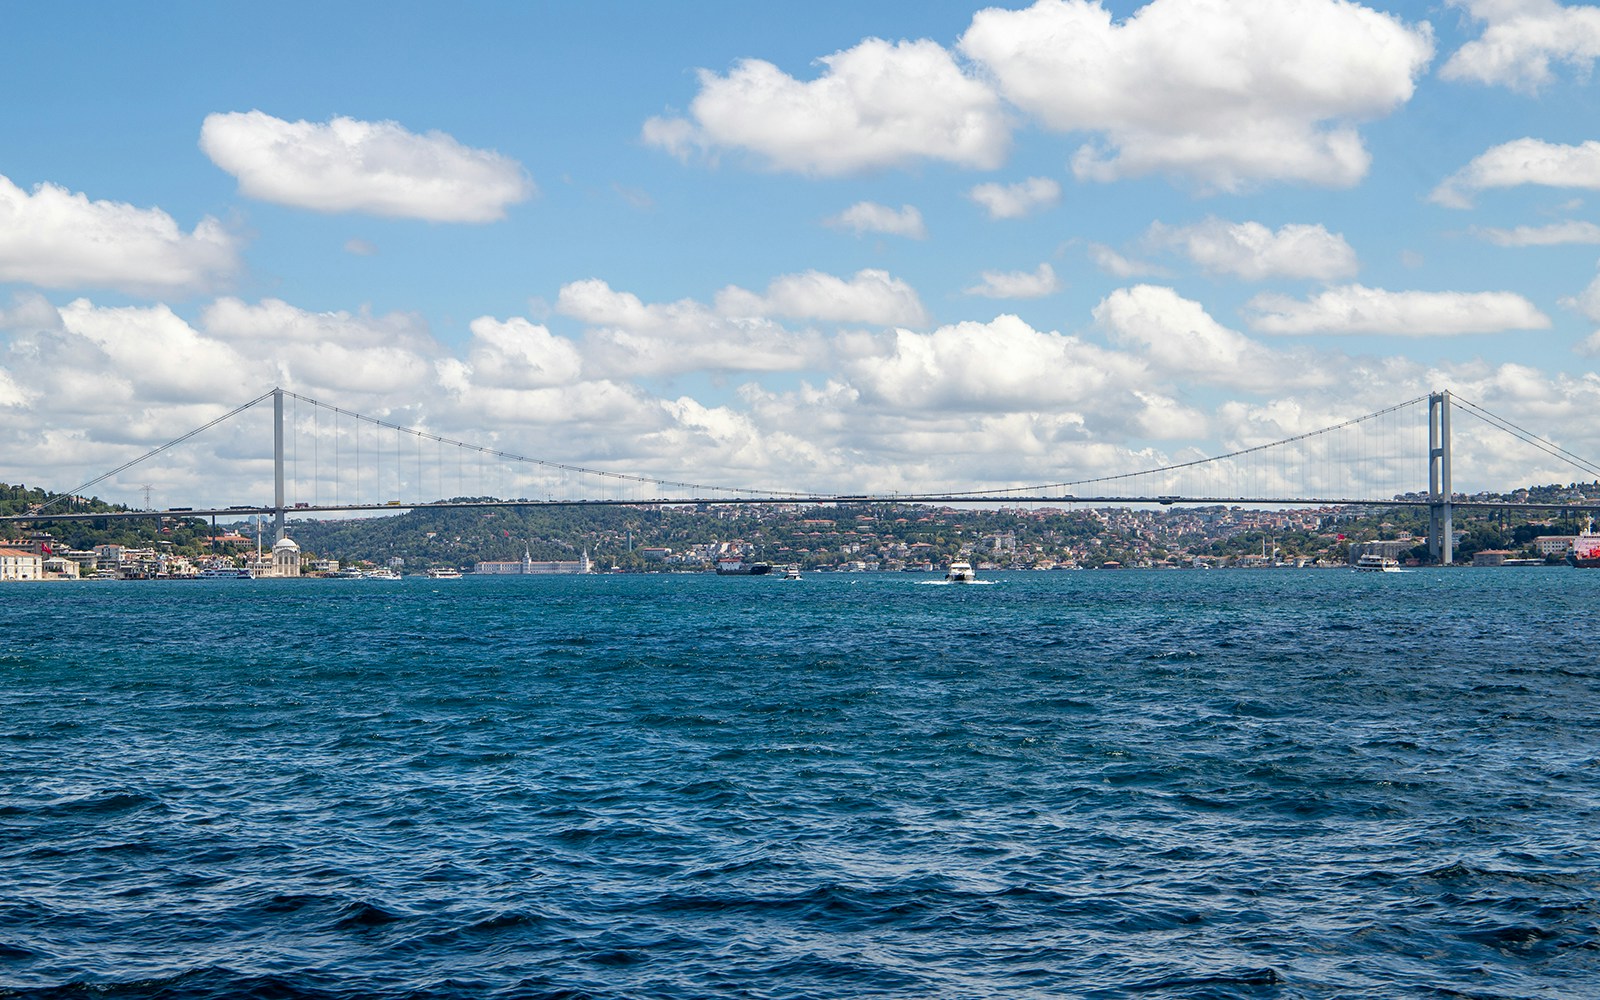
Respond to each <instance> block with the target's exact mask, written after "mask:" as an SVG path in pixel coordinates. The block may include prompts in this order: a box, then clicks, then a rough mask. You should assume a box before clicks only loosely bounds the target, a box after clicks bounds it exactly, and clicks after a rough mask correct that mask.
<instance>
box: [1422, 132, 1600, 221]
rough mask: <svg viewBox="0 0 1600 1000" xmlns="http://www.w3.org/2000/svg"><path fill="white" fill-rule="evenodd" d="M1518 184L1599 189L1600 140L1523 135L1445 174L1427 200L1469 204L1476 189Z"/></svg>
mask: <svg viewBox="0 0 1600 1000" xmlns="http://www.w3.org/2000/svg"><path fill="white" fill-rule="evenodd" d="M1521 184H1542V185H1545V186H1547V187H1566V188H1587V189H1589V190H1600V142H1597V141H1595V140H1592V139H1591V140H1589V141H1588V142H1585V143H1583V144H1582V145H1578V146H1563V145H1559V144H1556V143H1549V142H1542V141H1540V140H1538V139H1528V138H1524V139H1515V140H1513V141H1511V142H1507V143H1502V144H1501V145H1499V146H1495V147H1493V148H1491V149H1489V150H1488V151H1486V152H1484V153H1482V154H1481V155H1479V156H1478V157H1476V158H1475V159H1473V161H1472V162H1471V163H1469V164H1467V165H1466V166H1465V167H1462V168H1461V169H1460V170H1458V171H1456V172H1455V173H1454V174H1452V175H1451V176H1450V177H1448V178H1446V179H1445V181H1444V182H1443V183H1442V184H1440V185H1439V186H1438V187H1436V188H1434V190H1433V194H1432V195H1430V196H1429V200H1431V201H1433V202H1436V203H1437V204H1440V205H1444V206H1446V207H1447V208H1471V207H1472V195H1473V194H1475V193H1477V192H1478V191H1483V190H1486V189H1488V188H1505V187H1516V186H1518V185H1521Z"/></svg>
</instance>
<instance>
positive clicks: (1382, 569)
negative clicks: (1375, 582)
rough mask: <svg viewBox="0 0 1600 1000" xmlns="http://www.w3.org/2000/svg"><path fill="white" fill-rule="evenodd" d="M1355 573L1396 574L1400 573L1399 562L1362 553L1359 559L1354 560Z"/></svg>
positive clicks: (1369, 553)
mask: <svg viewBox="0 0 1600 1000" xmlns="http://www.w3.org/2000/svg"><path fill="white" fill-rule="evenodd" d="M1356 572H1358V573H1398V572H1400V560H1398V559H1391V558H1389V557H1388V556H1380V555H1378V554H1377V553H1375V552H1367V553H1363V554H1362V556H1361V558H1359V559H1357V560H1356Z"/></svg>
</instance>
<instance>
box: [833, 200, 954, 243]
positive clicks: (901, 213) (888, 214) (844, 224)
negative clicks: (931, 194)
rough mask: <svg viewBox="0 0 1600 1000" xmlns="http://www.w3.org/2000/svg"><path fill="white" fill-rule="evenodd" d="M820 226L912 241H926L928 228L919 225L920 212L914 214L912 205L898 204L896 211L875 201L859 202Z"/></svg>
mask: <svg viewBox="0 0 1600 1000" xmlns="http://www.w3.org/2000/svg"><path fill="white" fill-rule="evenodd" d="M823 224H824V225H827V226H832V227H833V228H835V229H849V230H851V231H853V232H855V233H856V235H858V236H859V235H860V234H862V233H884V234H886V235H889V236H905V237H908V238H910V239H913V240H925V239H927V238H928V230H927V227H925V226H924V225H923V224H922V213H921V212H919V211H917V208H916V206H915V205H901V206H900V208H899V209H898V210H896V209H893V208H890V207H889V206H888V205H879V204H878V203H877V202H872V201H858V202H856V203H855V204H854V205H851V206H850V207H849V208H847V209H845V210H844V211H843V212H840V213H839V214H838V215H833V216H829V217H828V218H826V219H824V220H823Z"/></svg>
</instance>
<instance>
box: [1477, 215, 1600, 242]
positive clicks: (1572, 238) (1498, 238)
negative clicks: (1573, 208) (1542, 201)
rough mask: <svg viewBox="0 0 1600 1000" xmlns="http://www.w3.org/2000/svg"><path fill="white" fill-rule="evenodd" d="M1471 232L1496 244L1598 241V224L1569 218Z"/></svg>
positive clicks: (1599, 232) (1599, 238) (1599, 235)
mask: <svg viewBox="0 0 1600 1000" xmlns="http://www.w3.org/2000/svg"><path fill="white" fill-rule="evenodd" d="M1473 232H1474V233H1476V234H1477V235H1479V236H1481V237H1483V238H1484V239H1486V240H1488V241H1489V242H1490V243H1493V244H1494V245H1496V246H1502V247H1549V246H1561V245H1563V244H1568V243H1600V226H1597V225H1595V224H1594V223H1592V222H1580V221H1578V220H1576V219H1569V220H1567V221H1565V222H1554V223H1551V224H1550V225H1548V226H1517V227H1516V228H1514V229H1495V228H1492V227H1485V228H1482V229H1478V228H1474V229H1473Z"/></svg>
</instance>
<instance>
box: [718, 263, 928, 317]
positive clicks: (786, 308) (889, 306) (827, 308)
mask: <svg viewBox="0 0 1600 1000" xmlns="http://www.w3.org/2000/svg"><path fill="white" fill-rule="evenodd" d="M736 300H737V298H736V297H733V298H730V297H728V296H727V295H726V294H725V295H724V296H723V297H720V298H719V301H720V302H728V301H736ZM761 312H763V313H765V314H768V315H776V316H789V317H792V318H796V319H816V320H823V321H827V322H833V323H866V324H870V325H872V326H922V325H924V324H926V323H927V322H928V313H927V310H925V309H923V307H922V302H921V300H920V299H918V298H917V293H916V291H915V290H913V289H912V287H911V286H910V285H908V284H906V283H905V282H904V281H901V280H900V279H899V278H896V277H894V276H893V275H891V274H889V272H887V271H881V270H877V269H875V268H868V269H866V270H862V271H857V272H856V273H855V274H854V275H852V276H851V277H850V278H849V279H848V280H846V279H844V278H840V277H838V276H836V275H832V274H824V273H822V272H821V271H806V272H804V273H801V274H785V275H782V276H780V277H778V278H775V279H774V280H773V281H772V283H771V284H769V285H768V286H767V293H766V295H765V296H763V297H762V300H761Z"/></svg>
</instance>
